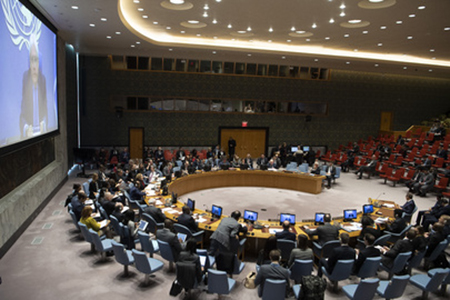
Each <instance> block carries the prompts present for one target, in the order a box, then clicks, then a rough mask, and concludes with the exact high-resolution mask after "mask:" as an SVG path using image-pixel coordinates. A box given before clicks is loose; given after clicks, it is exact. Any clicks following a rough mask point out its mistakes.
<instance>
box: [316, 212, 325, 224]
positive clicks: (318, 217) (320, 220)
mask: <svg viewBox="0 0 450 300" xmlns="http://www.w3.org/2000/svg"><path fill="white" fill-rule="evenodd" d="M324 217H325V213H316V216H315V217H314V224H315V225H318V224H325V221H324V219H323V218H324Z"/></svg>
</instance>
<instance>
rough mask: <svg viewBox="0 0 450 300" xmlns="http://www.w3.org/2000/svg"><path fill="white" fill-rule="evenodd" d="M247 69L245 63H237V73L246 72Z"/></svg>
mask: <svg viewBox="0 0 450 300" xmlns="http://www.w3.org/2000/svg"><path fill="white" fill-rule="evenodd" d="M244 71H245V63H236V69H235V73H236V74H244Z"/></svg>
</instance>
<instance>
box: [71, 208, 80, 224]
mask: <svg viewBox="0 0 450 300" xmlns="http://www.w3.org/2000/svg"><path fill="white" fill-rule="evenodd" d="M69 214H70V217H71V218H72V222H73V224H74V225H75V227H77V228H78V229H80V226H78V221H77V217H76V216H75V213H74V212H73V211H72V210H69Z"/></svg>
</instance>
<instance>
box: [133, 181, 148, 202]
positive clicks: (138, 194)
mask: <svg viewBox="0 0 450 300" xmlns="http://www.w3.org/2000/svg"><path fill="white" fill-rule="evenodd" d="M140 187H141V183H140V182H139V181H136V182H135V183H134V185H133V186H132V187H131V188H130V197H131V200H138V201H139V202H143V201H144V198H145V195H146V194H145V192H144V191H142V190H141V188H140Z"/></svg>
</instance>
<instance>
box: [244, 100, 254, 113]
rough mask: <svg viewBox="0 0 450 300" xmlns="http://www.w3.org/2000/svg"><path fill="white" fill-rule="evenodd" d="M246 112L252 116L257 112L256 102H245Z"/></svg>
mask: <svg viewBox="0 0 450 300" xmlns="http://www.w3.org/2000/svg"><path fill="white" fill-rule="evenodd" d="M244 112H245V113H247V114H252V113H254V112H255V102H254V101H245V102H244Z"/></svg>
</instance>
